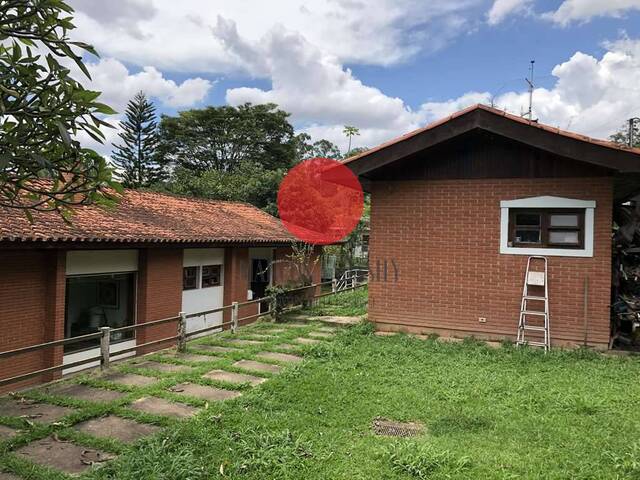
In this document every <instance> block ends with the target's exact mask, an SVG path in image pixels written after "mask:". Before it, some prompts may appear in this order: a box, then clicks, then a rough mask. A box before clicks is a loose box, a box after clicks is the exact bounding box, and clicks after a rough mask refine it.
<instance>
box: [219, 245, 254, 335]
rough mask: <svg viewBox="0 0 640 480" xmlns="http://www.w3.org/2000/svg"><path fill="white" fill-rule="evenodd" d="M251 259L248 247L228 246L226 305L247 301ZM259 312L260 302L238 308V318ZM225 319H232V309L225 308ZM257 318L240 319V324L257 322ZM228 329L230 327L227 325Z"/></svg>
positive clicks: (226, 250)
mask: <svg viewBox="0 0 640 480" xmlns="http://www.w3.org/2000/svg"><path fill="white" fill-rule="evenodd" d="M250 267H251V262H250V261H249V249H248V248H226V249H225V251H224V301H223V303H224V305H231V304H232V303H233V302H239V303H242V302H246V301H247V292H248V290H249V288H250V285H249V269H250ZM257 313H258V304H257V303H255V304H251V305H246V306H244V307H240V308H239V310H238V318H240V319H242V318H244V317H248V316H251V315H255V314H257ZM223 319H224V320H223V321H224V322H228V321H230V320H231V310H225V312H224V314H223ZM255 320H256V319H255V318H252V319H250V320H244V321H242V320H241V321H240V325H246V324H247V323H251V322H255ZM226 328H227V329H228V328H229V327H226Z"/></svg>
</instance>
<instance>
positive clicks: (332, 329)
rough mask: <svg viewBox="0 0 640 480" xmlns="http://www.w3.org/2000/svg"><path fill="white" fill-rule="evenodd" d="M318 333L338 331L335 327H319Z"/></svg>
mask: <svg viewBox="0 0 640 480" xmlns="http://www.w3.org/2000/svg"><path fill="white" fill-rule="evenodd" d="M318 331H320V332H329V333H335V332H337V331H338V329H337V328H336V327H320V328H319V329H318Z"/></svg>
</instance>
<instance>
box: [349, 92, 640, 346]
mask: <svg viewBox="0 0 640 480" xmlns="http://www.w3.org/2000/svg"><path fill="white" fill-rule="evenodd" d="M346 165H347V166H348V167H350V168H351V169H352V171H354V173H356V174H357V175H358V176H359V178H360V180H361V182H362V184H363V187H364V188H365V190H367V191H369V192H370V193H371V226H370V227H371V237H370V247H369V252H370V253H369V255H370V257H369V258H370V260H369V264H370V271H371V272H372V278H371V283H370V287H369V318H370V320H372V321H374V322H375V323H376V326H377V328H378V329H379V330H385V331H409V332H414V333H429V332H435V333H439V334H441V335H445V336H458V337H463V336H467V335H474V336H476V337H479V338H486V339H513V338H515V334H516V330H517V325H518V318H519V313H520V302H521V297H522V286H523V281H524V275H525V267H526V262H527V258H528V256H531V255H542V256H545V257H547V259H548V262H549V280H548V283H549V289H550V291H549V306H550V332H551V339H552V344H555V345H560V344H588V345H591V346H595V347H599V348H606V347H607V345H608V342H609V335H610V333H609V330H610V303H611V301H610V297H611V254H612V250H611V249H612V247H611V233H612V209H613V206H614V205H615V204H619V203H621V202H624V201H626V200H627V199H629V198H630V197H631V196H632V195H634V194H636V193H637V192H638V191H640V150H638V149H629V148H624V147H621V146H619V145H615V144H612V143H609V142H604V141H600V140H595V139H591V138H587V137H584V136H581V135H577V134H573V133H569V132H565V131H561V130H559V129H557V128H552V127H548V126H544V125H541V124H538V123H537V122H530V121H528V120H525V119H522V118H520V117H517V116H514V115H509V114H506V113H505V112H502V111H499V110H496V109H493V108H489V107H486V106H481V105H476V106H474V107H471V108H468V109H465V110H463V111H460V112H458V113H456V114H454V115H452V116H450V117H449V118H446V119H444V120H442V121H439V122H437V123H434V124H432V125H429V126H427V127H425V128H422V129H419V130H416V131H414V132H411V133H409V134H407V135H404V136H402V137H400V138H398V139H395V140H393V141H391V142H388V143H385V144H383V145H381V146H379V147H377V148H374V149H372V150H369V151H367V152H365V153H363V154H361V155H358V156H355V157H352V158H350V159H348V160H347V161H346Z"/></svg>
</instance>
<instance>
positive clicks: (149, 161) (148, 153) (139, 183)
mask: <svg viewBox="0 0 640 480" xmlns="http://www.w3.org/2000/svg"><path fill="white" fill-rule="evenodd" d="M125 113H126V119H125V120H124V121H123V122H121V123H120V126H121V128H122V131H121V132H120V133H119V134H118V136H119V137H120V139H121V140H122V143H123V144H122V145H119V144H117V145H116V144H114V147H115V150H114V152H113V155H112V158H113V162H114V163H115V165H116V166H117V167H118V175H119V176H120V177H121V179H122V184H123V185H124V186H125V187H130V188H140V187H148V186H150V185H151V184H153V183H156V182H158V181H160V180H161V179H162V177H163V176H164V175H163V174H164V171H163V169H162V166H161V165H159V164H158V163H157V161H156V158H155V151H156V148H157V146H158V133H157V122H156V108H155V106H154V105H153V103H152V102H150V101H149V100H148V99H147V97H146V95H145V94H144V92H138V93H137V94H136V95H135V96H134V97H133V99H132V100H131V101H129V104H128V105H127V110H126V112H125Z"/></svg>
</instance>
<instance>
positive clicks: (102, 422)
mask: <svg viewBox="0 0 640 480" xmlns="http://www.w3.org/2000/svg"><path fill="white" fill-rule="evenodd" d="M73 428H75V429H76V430H78V431H79V432H82V433H86V434H88V435H92V436H94V437H98V438H115V439H116V440H120V441H121V442H124V443H131V442H135V441H136V440H139V439H140V438H142V437H146V436H148V435H153V434H154V433H158V432H159V431H160V430H161V428H160V427H157V426H155V425H148V424H145V423H138V422H135V421H133V420H129V419H128V418H121V417H116V416H115V415H107V416H106V417H100V418H92V419H91V420H87V421H84V422H81V423H78V424H77V425H74V427H73Z"/></svg>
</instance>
